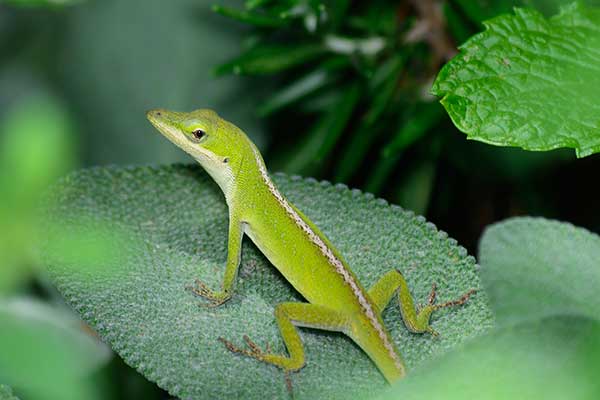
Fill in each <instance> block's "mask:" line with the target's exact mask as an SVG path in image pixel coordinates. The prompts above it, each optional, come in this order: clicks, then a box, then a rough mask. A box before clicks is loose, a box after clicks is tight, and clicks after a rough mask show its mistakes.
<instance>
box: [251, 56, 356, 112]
mask: <svg viewBox="0 0 600 400" xmlns="http://www.w3.org/2000/svg"><path fill="white" fill-rule="evenodd" d="M347 65H348V60H347V59H346V58H343V57H336V58H333V59H331V60H328V61H327V62H324V63H323V64H321V66H320V68H319V69H316V70H314V71H311V72H309V73H308V74H306V75H304V76H303V77H301V78H299V79H298V80H296V81H294V82H292V83H291V84H290V85H289V86H286V87H284V88H283V89H281V90H279V91H277V92H275V93H274V94H273V95H272V96H271V97H270V98H269V99H268V100H267V101H265V102H264V103H263V104H261V105H260V106H259V107H258V113H259V114H260V115H261V116H263V117H264V116H266V115H268V114H271V113H272V112H274V111H277V110H280V109H281V108H283V107H287V106H289V105H290V104H293V103H295V102H297V101H299V100H300V99H303V98H305V97H306V96H308V95H310V94H312V93H314V92H315V91H317V90H318V89H320V88H323V87H324V86H326V85H328V84H330V83H331V82H333V81H334V80H335V78H336V74H335V72H336V71H337V70H338V69H340V68H342V67H346V66H347Z"/></svg>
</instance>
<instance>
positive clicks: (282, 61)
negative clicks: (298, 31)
mask: <svg viewBox="0 0 600 400" xmlns="http://www.w3.org/2000/svg"><path fill="white" fill-rule="evenodd" d="M324 51H325V48H324V47H323V46H321V45H319V44H313V43H309V44H305V45H297V46H294V47H290V46H278V45H268V46H267V45H260V46H256V47H253V48H251V49H250V50H248V51H247V52H245V53H244V54H242V55H241V56H239V57H236V58H235V59H233V60H231V61H229V62H227V63H225V64H222V65H220V66H219V67H217V69H216V70H215V74H216V75H217V76H219V75H225V74H232V73H233V74H236V75H267V74H274V73H277V72H281V71H283V70H286V69H288V68H291V67H294V66H296V65H298V64H302V63H305V62H307V61H310V60H312V59H314V58H315V57H317V56H318V55H320V54H322V53H323V52H324Z"/></svg>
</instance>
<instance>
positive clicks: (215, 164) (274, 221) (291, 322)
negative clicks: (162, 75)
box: [147, 109, 474, 383]
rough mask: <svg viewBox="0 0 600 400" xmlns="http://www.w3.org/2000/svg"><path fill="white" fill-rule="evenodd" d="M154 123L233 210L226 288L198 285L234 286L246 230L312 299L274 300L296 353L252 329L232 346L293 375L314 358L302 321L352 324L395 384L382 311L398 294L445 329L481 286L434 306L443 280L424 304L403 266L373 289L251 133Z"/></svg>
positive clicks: (200, 123)
mask: <svg viewBox="0 0 600 400" xmlns="http://www.w3.org/2000/svg"><path fill="white" fill-rule="evenodd" d="M147 117H148V119H149V120H150V122H151V123H152V124H153V125H154V126H155V127H156V128H157V129H158V130H159V131H160V132H161V133H162V134H163V135H164V136H165V137H167V139H169V140H170V141H171V142H173V143H175V144H176V145H177V146H179V147H180V148H181V149H183V150H184V151H186V152H187V153H189V154H190V155H191V156H192V157H193V158H194V159H196V160H197V161H198V163H200V165H201V166H202V167H203V168H204V169H205V170H206V172H208V174H209V175H210V176H211V177H212V178H213V179H214V180H215V182H216V183H217V184H218V185H219V187H220V188H221V190H222V191H223V193H224V195H225V200H226V202H227V205H228V208H229V239H228V240H229V241H228V250H227V261H226V267H225V273H224V278H223V283H222V287H221V289H220V290H213V289H210V288H209V287H208V286H206V285H205V284H204V283H203V282H201V281H199V280H197V281H196V287H194V289H193V290H194V292H195V293H196V294H197V295H199V296H201V297H203V298H205V299H207V301H208V303H207V305H210V306H219V305H221V304H223V303H224V302H226V301H227V300H229V299H230V298H231V295H232V293H233V288H234V282H235V279H236V275H237V272H238V267H239V264H240V256H241V244H242V237H243V236H244V234H246V235H248V236H249V237H250V239H252V241H253V242H254V243H255V244H256V246H257V247H258V248H259V249H260V251H261V252H262V253H263V254H264V255H265V256H266V257H267V258H268V259H269V261H270V262H271V263H272V264H273V265H274V266H275V267H276V268H277V269H278V270H279V271H280V272H281V274H282V275H283V276H284V277H285V279H287V280H288V281H289V282H290V284H291V285H292V286H293V287H294V288H295V289H296V290H297V291H298V292H300V294H302V296H303V297H304V298H305V299H306V300H307V301H308V303H300V302H289V303H281V304H278V305H277V306H276V307H275V318H276V320H277V323H278V325H279V329H280V332H281V336H282V338H283V341H284V343H285V346H286V348H287V351H288V353H289V355H281V354H273V353H272V352H271V351H270V349H268V348H267V349H266V350H262V349H261V348H260V347H259V346H257V345H256V344H255V343H254V342H253V341H252V340H250V339H249V338H248V337H247V336H244V340H245V341H246V344H247V348H239V347H236V346H235V345H234V344H233V343H231V342H230V341H228V340H225V339H223V338H220V340H221V341H222V342H223V343H224V344H225V346H227V348H228V349H229V350H231V351H233V352H236V353H241V354H244V355H246V356H250V357H253V358H255V359H257V360H260V361H263V362H266V363H269V364H273V365H276V366H278V367H280V368H282V369H283V370H284V371H285V372H286V375H287V373H289V372H291V371H296V370H299V369H300V368H302V367H303V366H304V364H305V359H304V348H303V345H302V341H301V339H300V335H299V334H298V330H297V327H310V328H317V329H324V330H330V331H338V332H343V333H344V334H346V335H348V336H349V337H350V338H352V340H354V341H355V342H356V343H357V344H358V346H360V348H361V349H362V350H364V351H365V353H367V355H368V356H369V357H370V358H371V359H372V360H373V362H374V363H375V364H376V365H377V367H378V368H379V370H380V371H381V373H382V374H383V375H384V377H385V378H386V379H387V381H388V382H390V383H393V382H395V381H397V380H398V379H401V378H402V377H404V375H405V374H406V368H405V365H404V362H403V360H402V358H401V356H400V354H399V353H398V350H397V349H396V347H395V346H394V342H393V340H392V338H391V337H390V334H389V333H388V331H387V330H386V328H385V326H384V325H383V321H382V318H381V313H382V311H383V309H384V308H385V307H386V305H387V304H388V303H389V302H390V301H391V299H392V298H393V297H394V294H397V298H398V302H399V306H400V311H401V314H402V319H403V321H404V324H405V325H406V327H407V328H408V329H409V330H410V331H412V332H416V333H423V332H428V333H430V334H433V335H437V333H436V332H435V331H434V330H433V328H431V326H430V325H429V320H430V317H431V314H432V313H433V312H434V311H435V310H438V309H440V308H443V307H449V306H455V305H461V304H464V303H465V302H466V301H467V299H468V298H469V296H470V295H471V294H472V293H474V290H471V291H469V292H468V293H466V294H465V295H463V296H462V297H461V298H459V299H457V300H454V301H449V302H447V303H444V304H434V302H435V284H434V285H433V286H432V290H431V294H430V296H429V300H428V303H427V304H426V305H425V306H423V307H421V308H420V309H419V310H417V309H416V308H415V305H414V301H413V299H412V296H411V294H410V292H409V290H408V286H407V283H406V281H405V279H404V277H403V276H402V274H401V273H400V272H399V271H398V270H392V271H389V272H388V273H386V274H385V275H383V277H381V278H380V279H379V281H378V282H376V283H375V284H374V285H373V286H372V287H371V288H369V289H368V290H367V289H365V288H364V287H363V286H362V285H361V284H360V282H359V281H358V279H357V277H356V275H355V274H354V273H353V272H352V270H351V269H350V267H349V266H348V264H347V263H346V262H345V261H344V259H343V257H342V255H341V254H340V253H339V251H338V250H336V248H335V247H334V246H333V245H332V244H331V242H330V241H329V239H327V237H325V235H324V234H323V233H322V232H321V231H320V230H319V228H317V226H315V224H314V223H312V222H311V221H310V220H309V219H308V218H307V217H306V216H305V215H304V214H302V212H301V211H300V210H298V209H297V208H296V207H295V206H294V205H293V204H292V203H290V202H289V201H288V200H287V199H286V198H285V197H284V196H283V195H282V194H281V193H280V192H279V190H278V189H277V187H276V186H275V184H274V183H273V182H272V181H271V179H270V177H269V175H268V173H267V169H266V167H265V163H264V161H263V158H262V156H261V154H260V153H259V151H258V149H257V148H256V146H255V145H254V144H253V143H252V142H251V141H250V139H248V137H247V136H246V134H244V132H243V131H242V130H241V129H239V128H238V127H236V126H235V125H233V124H232V123H230V122H227V121H225V120H224V119H222V118H220V117H219V116H218V115H217V114H216V113H215V112H214V111H212V110H206V109H202V110H196V111H193V112H190V113H184V112H174V111H168V110H162V109H159V110H152V111H149V112H148V113H147Z"/></svg>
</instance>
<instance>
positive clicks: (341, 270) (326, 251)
mask: <svg viewBox="0 0 600 400" xmlns="http://www.w3.org/2000/svg"><path fill="white" fill-rule="evenodd" d="M252 150H253V151H254V157H255V160H256V164H257V165H258V168H259V171H260V174H261V176H262V178H263V181H264V182H265V184H266V185H267V187H268V188H269V191H270V192H271V194H273V196H275V198H276V199H277V201H278V202H279V204H281V206H282V207H283V208H284V209H285V211H286V212H287V213H288V214H289V216H290V217H292V219H293V220H294V222H295V223H296V225H298V226H299V227H300V228H301V229H302V230H303V231H304V232H305V233H306V234H307V235H308V237H309V239H310V240H311V242H313V243H314V244H315V245H316V246H317V247H318V248H319V250H320V251H321V253H322V254H323V255H324V256H325V257H326V258H327V260H328V261H329V263H330V264H331V265H332V266H333V267H334V268H335V270H336V272H337V273H338V274H339V275H341V276H342V278H343V279H344V282H346V283H347V284H348V285H349V286H350V288H351V289H352V293H354V295H355V296H356V298H357V300H358V302H359V304H360V305H361V307H362V308H363V310H364V312H365V315H366V316H367V318H368V319H369V321H370V322H371V325H372V326H373V327H374V328H375V330H376V331H377V333H378V335H379V337H380V339H381V341H382V342H383V345H384V346H385V348H386V349H387V351H388V353H389V355H390V357H391V358H392V359H393V360H394V364H395V365H396V367H397V368H398V369H400V370H401V369H403V368H404V366H403V365H402V362H401V361H400V359H399V358H398V355H397V354H396V351H395V350H394V347H393V346H392V344H391V343H390V341H389V338H388V335H387V334H386V332H385V330H384V329H383V327H382V326H381V324H380V323H379V321H378V320H377V317H376V316H375V313H374V312H373V308H372V307H371V304H370V303H369V302H368V301H367V299H366V297H365V295H364V293H363V292H362V290H361V288H360V287H359V286H358V284H357V283H356V281H355V280H354V278H353V277H352V275H350V273H349V272H348V270H347V269H346V268H345V267H344V265H343V264H342V262H341V261H340V260H339V259H338V258H337V257H336V256H335V254H333V252H332V251H331V249H330V248H329V246H327V245H326V244H325V242H323V240H322V239H321V238H320V237H319V235H317V234H316V233H315V232H314V231H313V230H312V229H311V227H310V226H309V225H308V224H307V223H306V222H305V221H304V220H303V219H302V218H301V217H300V215H298V213H297V212H296V211H295V210H294V209H293V208H292V206H290V204H289V203H288V202H287V201H286V199H285V198H284V197H283V196H282V195H281V193H279V191H278V190H277V188H276V187H275V185H274V184H273V182H272V181H271V178H269V175H268V173H267V169H266V167H265V165H264V162H263V161H262V158H261V156H260V153H259V152H258V150H257V149H256V148H254V147H253V149H252Z"/></svg>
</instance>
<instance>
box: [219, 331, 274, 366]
mask: <svg viewBox="0 0 600 400" xmlns="http://www.w3.org/2000/svg"><path fill="white" fill-rule="evenodd" d="M219 341H220V342H221V343H223V344H224V345H225V347H227V350H229V351H231V352H232V353H239V354H243V355H245V356H248V357H252V358H255V359H257V360H259V361H265V360H264V355H265V354H267V353H266V352H264V351H263V350H262V349H261V348H260V347H259V346H258V345H257V344H256V343H254V342H253V341H252V339H250V338H249V337H248V335H244V341H245V342H246V345H247V346H248V349H242V348H241V347H237V346H236V345H235V344H233V342H230V341H229V340H227V339H225V338H222V337H219ZM269 351H270V346H269V344H267V352H269Z"/></svg>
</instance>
